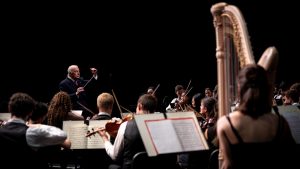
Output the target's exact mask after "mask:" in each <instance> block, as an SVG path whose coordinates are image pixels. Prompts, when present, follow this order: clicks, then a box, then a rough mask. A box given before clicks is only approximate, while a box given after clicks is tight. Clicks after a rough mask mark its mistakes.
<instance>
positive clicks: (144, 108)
mask: <svg viewBox="0 0 300 169" xmlns="http://www.w3.org/2000/svg"><path fill="white" fill-rule="evenodd" d="M156 107H157V99H156V97H154V96H153V95H150V94H143V95H142V96H140V97H139V99H138V102H137V107H136V115H139V114H149V113H154V112H155V109H156ZM98 134H99V135H100V136H101V137H102V139H103V140H104V141H105V150H106V152H107V154H108V155H109V156H110V157H111V158H112V159H113V160H114V162H115V164H112V165H110V167H109V168H110V169H117V168H119V169H120V168H122V169H130V168H131V163H132V158H133V156H134V155H135V154H136V153H137V152H140V151H145V147H144V144H143V141H142V139H141V136H140V133H139V130H138V128H137V124H136V122H135V120H129V121H125V122H123V123H122V124H121V125H120V128H119V130H118V133H117V136H116V139H115V142H114V144H111V142H110V141H109V139H108V138H109V137H108V135H107V133H106V131H105V130H98Z"/></svg>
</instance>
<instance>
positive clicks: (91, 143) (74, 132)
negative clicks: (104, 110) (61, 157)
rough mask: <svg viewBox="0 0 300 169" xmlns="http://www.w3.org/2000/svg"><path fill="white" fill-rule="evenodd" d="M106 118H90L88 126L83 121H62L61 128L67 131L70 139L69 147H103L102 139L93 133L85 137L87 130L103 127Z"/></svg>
mask: <svg viewBox="0 0 300 169" xmlns="http://www.w3.org/2000/svg"><path fill="white" fill-rule="evenodd" d="M107 121H108V120H91V121H90V122H89V124H90V125H89V126H87V125H86V124H84V121H64V122H63V130H64V131H66V132H67V134H68V138H69V139H70V140H71V149H101V148H104V141H103V140H102V138H101V137H100V136H99V134H97V133H95V134H94V135H92V136H90V137H85V136H86V134H87V132H88V131H93V130H95V129H96V128H100V127H104V126H105V124H106V123H107Z"/></svg>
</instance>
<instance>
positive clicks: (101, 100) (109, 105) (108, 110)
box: [91, 93, 115, 120]
mask: <svg viewBox="0 0 300 169" xmlns="http://www.w3.org/2000/svg"><path fill="white" fill-rule="evenodd" d="M114 102H115V101H114V97H113V96H112V95H111V94H109V93H101V94H100V95H99V96H98V97H97V107H98V110H99V113H98V114H96V115H94V116H93V117H92V119H91V120H110V119H111V114H112V110H113V106H114Z"/></svg>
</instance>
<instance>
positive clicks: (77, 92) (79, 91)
mask: <svg viewBox="0 0 300 169" xmlns="http://www.w3.org/2000/svg"><path fill="white" fill-rule="evenodd" d="M83 91H84V87H78V88H77V91H76V95H79V93H81V92H83Z"/></svg>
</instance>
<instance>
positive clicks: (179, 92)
mask: <svg viewBox="0 0 300 169" xmlns="http://www.w3.org/2000/svg"><path fill="white" fill-rule="evenodd" d="M184 91H185V89H184V87H183V86H182V85H176V86H175V93H176V95H177V97H176V98H174V99H173V100H172V101H171V102H170V104H169V105H168V106H167V107H166V111H167V112H175V111H176V107H175V104H176V103H178V102H179V101H180V99H181V96H182V93H183V92H184Z"/></svg>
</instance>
